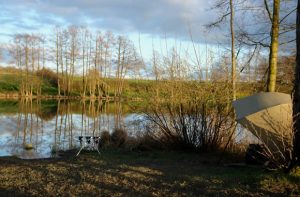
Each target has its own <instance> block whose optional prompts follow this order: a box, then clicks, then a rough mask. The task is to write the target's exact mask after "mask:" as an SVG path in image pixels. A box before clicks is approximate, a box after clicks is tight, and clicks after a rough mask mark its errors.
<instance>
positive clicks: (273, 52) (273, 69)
mask: <svg viewBox="0 0 300 197" xmlns="http://www.w3.org/2000/svg"><path fill="white" fill-rule="evenodd" d="M279 9H280V0H274V2H273V18H272V30H271V48H270V58H269V60H270V62H269V75H268V89H267V91H268V92H275V87H276V75H277V56H278V36H279Z"/></svg>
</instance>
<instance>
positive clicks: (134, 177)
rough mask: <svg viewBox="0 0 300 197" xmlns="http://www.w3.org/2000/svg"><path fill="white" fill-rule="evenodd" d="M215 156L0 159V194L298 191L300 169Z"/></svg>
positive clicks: (115, 153) (143, 154)
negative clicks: (234, 163)
mask: <svg viewBox="0 0 300 197" xmlns="http://www.w3.org/2000/svg"><path fill="white" fill-rule="evenodd" d="M218 158H219V155H217V154H210V155H196V154H194V153H183V152H126V151H122V150H111V149H108V150H105V151H104V152H103V153H102V155H101V156H99V155H97V154H95V153H87V152H85V153H83V154H80V155H79V157H77V158H74V157H64V158H61V159H44V160H21V159H17V158H12V157H6V158H0V196H56V195H58V196H124V195H125V196H202V195H205V196H283V195H297V194H298V195H299V194H300V171H298V172H294V173H292V174H281V173H278V172H266V171H264V170H263V169H260V168H257V167H239V168H233V167H224V166H223V165H221V166H220V165H216V161H217V160H218Z"/></svg>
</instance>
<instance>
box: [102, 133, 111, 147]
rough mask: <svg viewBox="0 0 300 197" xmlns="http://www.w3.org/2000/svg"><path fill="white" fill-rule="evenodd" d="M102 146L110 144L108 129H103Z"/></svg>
mask: <svg viewBox="0 0 300 197" xmlns="http://www.w3.org/2000/svg"><path fill="white" fill-rule="evenodd" d="M100 139H101V141H100V146H101V148H106V147H108V146H109V145H110V134H109V132H108V131H102V132H101V135H100Z"/></svg>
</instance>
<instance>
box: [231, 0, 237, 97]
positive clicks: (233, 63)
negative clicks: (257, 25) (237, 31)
mask: <svg viewBox="0 0 300 197" xmlns="http://www.w3.org/2000/svg"><path fill="white" fill-rule="evenodd" d="M232 1H233V0H230V33H231V81H232V100H235V99H236V61H235V48H234V24H233V22H234V9H233V4H232Z"/></svg>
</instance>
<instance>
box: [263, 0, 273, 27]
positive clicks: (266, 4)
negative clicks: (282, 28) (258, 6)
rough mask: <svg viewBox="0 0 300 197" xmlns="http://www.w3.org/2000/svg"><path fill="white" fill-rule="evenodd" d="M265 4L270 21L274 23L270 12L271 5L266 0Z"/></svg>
mask: <svg viewBox="0 0 300 197" xmlns="http://www.w3.org/2000/svg"><path fill="white" fill-rule="evenodd" d="M264 4H265V8H266V10H267V13H268V16H269V19H270V21H271V22H272V20H273V19H272V14H271V12H270V8H269V5H268V2H267V0H264Z"/></svg>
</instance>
